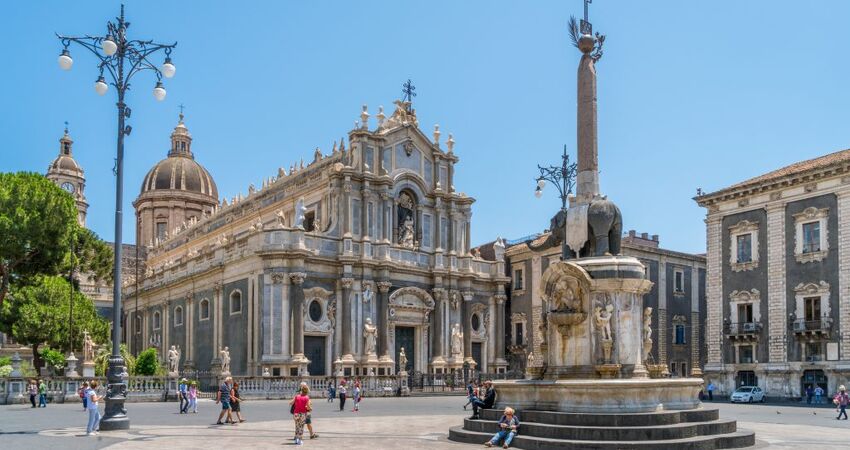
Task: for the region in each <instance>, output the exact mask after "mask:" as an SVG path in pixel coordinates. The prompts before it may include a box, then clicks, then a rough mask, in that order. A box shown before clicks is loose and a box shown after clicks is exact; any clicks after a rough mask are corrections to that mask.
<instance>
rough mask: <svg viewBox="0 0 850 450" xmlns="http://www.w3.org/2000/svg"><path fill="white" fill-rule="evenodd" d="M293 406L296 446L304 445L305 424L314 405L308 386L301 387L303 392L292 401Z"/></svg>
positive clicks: (290, 402)
mask: <svg viewBox="0 0 850 450" xmlns="http://www.w3.org/2000/svg"><path fill="white" fill-rule="evenodd" d="M289 404H290V405H291V411H292V418H293V420H295V445H301V444H303V443H304V442H303V440H302V438H303V436H304V424H305V423H306V422H307V413H309V412H310V411H312V410H313V403H312V402H311V401H310V388H309V387H308V386H307V385H306V384H302V385H301V392H299V393H298V395H296V396H295V397H294V398H293V399H292V400H290V401H289Z"/></svg>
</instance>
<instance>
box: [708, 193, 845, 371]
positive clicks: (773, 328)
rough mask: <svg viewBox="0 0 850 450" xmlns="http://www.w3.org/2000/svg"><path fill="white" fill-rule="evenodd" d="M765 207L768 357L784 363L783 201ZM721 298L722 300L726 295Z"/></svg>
mask: <svg viewBox="0 0 850 450" xmlns="http://www.w3.org/2000/svg"><path fill="white" fill-rule="evenodd" d="M765 209H766V210H767V309H768V324H767V327H766V328H767V329H768V332H769V335H768V361H769V362H770V363H784V362H786V361H787V359H788V351H787V350H786V348H785V341H786V338H787V335H786V332H787V329H788V319H787V317H788V315H787V314H786V311H785V310H786V303H785V204H784V203H770V204H768V205H767V207H766V208H765ZM839 273H840V271H839ZM722 300H723V301H726V299H722ZM739 320H740V319H739Z"/></svg>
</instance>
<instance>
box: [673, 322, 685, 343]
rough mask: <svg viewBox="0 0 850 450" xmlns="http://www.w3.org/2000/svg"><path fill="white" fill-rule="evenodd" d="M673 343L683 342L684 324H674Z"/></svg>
mask: <svg viewBox="0 0 850 450" xmlns="http://www.w3.org/2000/svg"><path fill="white" fill-rule="evenodd" d="M673 343H674V344H677V345H683V344H684V343H685V326H684V325H676V336H675V340H674V341H673Z"/></svg>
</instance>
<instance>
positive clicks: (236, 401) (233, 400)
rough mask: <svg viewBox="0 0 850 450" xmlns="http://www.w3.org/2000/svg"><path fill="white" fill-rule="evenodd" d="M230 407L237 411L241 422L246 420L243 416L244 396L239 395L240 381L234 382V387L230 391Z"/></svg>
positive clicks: (237, 416)
mask: <svg viewBox="0 0 850 450" xmlns="http://www.w3.org/2000/svg"><path fill="white" fill-rule="evenodd" d="M230 409H231V410H233V412H235V413H236V418H237V419H238V420H239V423H242V422H244V421H245V419H243V418H242V397H240V396H239V382H238V381H235V382H234V383H233V389H231V391H230Z"/></svg>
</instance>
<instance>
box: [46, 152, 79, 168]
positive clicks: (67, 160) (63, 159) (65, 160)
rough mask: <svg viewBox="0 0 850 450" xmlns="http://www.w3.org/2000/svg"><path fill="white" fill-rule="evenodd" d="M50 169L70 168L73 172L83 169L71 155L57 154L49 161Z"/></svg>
mask: <svg viewBox="0 0 850 450" xmlns="http://www.w3.org/2000/svg"><path fill="white" fill-rule="evenodd" d="M50 170H72V171H74V172H82V171H83V169H81V168H80V165H79V164H77V161H76V160H74V158H73V157H71V156H68V155H59V156H57V157H56V159H54V160H53V162H52V163H50Z"/></svg>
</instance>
